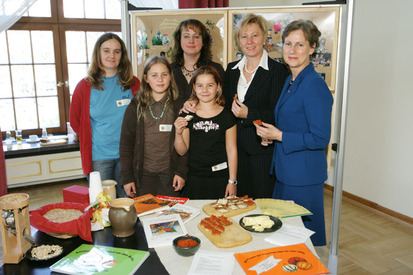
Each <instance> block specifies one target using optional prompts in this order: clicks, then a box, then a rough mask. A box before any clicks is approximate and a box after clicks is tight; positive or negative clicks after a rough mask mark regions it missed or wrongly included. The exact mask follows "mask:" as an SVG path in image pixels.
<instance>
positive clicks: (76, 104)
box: [69, 77, 140, 175]
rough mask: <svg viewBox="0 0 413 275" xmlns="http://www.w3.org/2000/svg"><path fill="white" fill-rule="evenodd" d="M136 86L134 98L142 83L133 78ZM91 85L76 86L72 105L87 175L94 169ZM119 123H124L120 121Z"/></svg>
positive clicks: (73, 126) (83, 82) (75, 128)
mask: <svg viewBox="0 0 413 275" xmlns="http://www.w3.org/2000/svg"><path fill="white" fill-rule="evenodd" d="M133 79H134V80H135V84H134V85H133V86H131V91H132V94H133V96H135V95H136V92H137V91H138V90H139V87H140V81H139V79H138V78H136V77H133ZM90 91H91V86H90V83H89V82H87V81H86V80H85V79H82V80H81V81H80V82H79V83H78V84H77V86H76V89H75V91H74V93H73V97H72V103H71V104H70V115H69V119H70V126H72V128H73V130H74V131H75V132H76V133H77V134H78V135H79V146H80V155H81V159H82V168H83V173H84V174H85V175H88V174H90V172H92V171H93V168H92V129H91V126H90V113H89V111H90V106H89V105H90ZM119 123H122V121H120V122H119Z"/></svg>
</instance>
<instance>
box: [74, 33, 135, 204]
mask: <svg viewBox="0 0 413 275" xmlns="http://www.w3.org/2000/svg"><path fill="white" fill-rule="evenodd" d="M139 85H140V82H139V80H138V79H137V78H136V77H135V76H133V73H132V65H131V62H130V60H129V58H128V53H127V50H126V46H125V43H124V42H123V41H122V39H120V37H119V36H118V35H116V34H114V33H105V34H103V35H102V36H101V37H99V39H98V40H97V41H96V44H95V47H94V49H93V55H92V61H91V64H90V68H89V71H88V74H87V76H86V77H85V78H84V79H82V80H81V81H80V82H79V83H78V84H77V86H76V88H75V91H74V93H73V98H72V103H71V105H70V125H71V126H72V128H73V130H74V131H75V132H76V133H77V134H78V135H79V143H80V154H81V159H82V168H83V172H84V173H85V175H89V174H90V172H93V171H98V172H100V176H101V179H102V180H106V179H113V180H116V182H117V183H118V184H117V186H116V192H117V197H125V196H126V193H125V191H124V190H123V188H122V185H121V184H120V182H121V180H120V160H119V142H120V133H121V127H122V121H123V115H124V113H125V110H126V107H127V106H128V105H129V102H130V101H131V99H132V98H133V96H134V95H135V93H136V92H137V91H138V90H139Z"/></svg>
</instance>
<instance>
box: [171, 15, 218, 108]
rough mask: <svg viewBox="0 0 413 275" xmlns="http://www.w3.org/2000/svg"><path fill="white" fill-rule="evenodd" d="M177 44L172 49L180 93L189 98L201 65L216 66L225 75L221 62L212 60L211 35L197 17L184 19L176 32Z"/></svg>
mask: <svg viewBox="0 0 413 275" xmlns="http://www.w3.org/2000/svg"><path fill="white" fill-rule="evenodd" d="M173 37H174V41H175V45H174V48H173V51H172V64H171V66H172V70H173V74H174V78H175V83H176V85H177V86H178V89H179V95H180V96H181V97H183V99H184V100H187V99H189V97H190V96H191V94H192V87H191V85H190V84H189V82H190V81H191V78H192V76H193V74H194V72H195V70H196V69H197V68H199V67H201V66H205V65H209V66H212V67H214V68H215V69H216V70H217V72H218V74H219V75H220V77H221V78H222V77H223V76H224V69H223V68H222V66H221V64H219V63H216V62H213V61H212V53H211V40H212V38H211V35H210V34H209V32H208V30H207V28H206V27H205V25H204V24H203V23H202V22H201V21H199V20H197V19H187V20H185V21H182V22H181V23H180V24H179V26H178V27H177V28H176V30H175V32H174V35H173Z"/></svg>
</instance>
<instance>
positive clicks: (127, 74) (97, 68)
mask: <svg viewBox="0 0 413 275" xmlns="http://www.w3.org/2000/svg"><path fill="white" fill-rule="evenodd" d="M111 39H115V40H117V41H118V42H119V44H120V46H121V51H122V56H121V58H120V61H119V65H118V68H117V73H118V76H119V84H120V85H121V86H122V88H123V91H126V90H127V89H129V88H130V87H131V86H132V85H134V84H135V81H134V79H133V72H132V64H131V62H130V60H129V57H128V52H127V50H126V46H125V43H123V41H122V39H120V37H119V36H118V35H116V34H114V33H111V32H107V33H105V34H103V35H101V36H100V37H99V38H98V40H97V41H96V43H95V47H94V48H93V54H92V63H91V64H90V67H89V71H88V75H87V78H86V79H87V81H88V82H89V83H90V85H91V86H92V88H94V89H97V90H103V87H102V77H105V69H104V68H103V65H102V61H101V56H100V46H102V44H103V43H105V42H106V41H108V40H111Z"/></svg>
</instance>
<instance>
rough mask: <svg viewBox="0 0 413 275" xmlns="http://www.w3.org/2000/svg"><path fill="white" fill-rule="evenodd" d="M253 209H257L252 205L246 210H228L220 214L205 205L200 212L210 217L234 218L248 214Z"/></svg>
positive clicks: (208, 205)
mask: <svg viewBox="0 0 413 275" xmlns="http://www.w3.org/2000/svg"><path fill="white" fill-rule="evenodd" d="M255 208H257V206H256V204H255V203H254V204H252V205H249V206H248V207H247V208H239V209H236V210H232V209H228V212H227V213H221V212H219V211H218V210H216V209H215V208H213V207H212V206H211V205H210V204H205V205H204V206H203V207H202V210H203V211H204V212H205V214H207V215H209V216H211V215H215V216H225V217H228V218H229V217H234V216H236V215H240V214H242V213H245V212H249V211H251V210H254V209H255Z"/></svg>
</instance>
